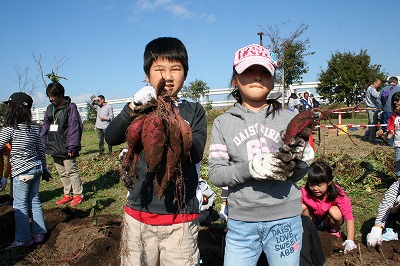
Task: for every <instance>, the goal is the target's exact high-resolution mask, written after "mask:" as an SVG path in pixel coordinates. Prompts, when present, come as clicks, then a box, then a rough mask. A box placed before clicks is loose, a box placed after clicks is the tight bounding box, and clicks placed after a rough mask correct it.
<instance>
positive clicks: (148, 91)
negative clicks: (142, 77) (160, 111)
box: [132, 86, 157, 106]
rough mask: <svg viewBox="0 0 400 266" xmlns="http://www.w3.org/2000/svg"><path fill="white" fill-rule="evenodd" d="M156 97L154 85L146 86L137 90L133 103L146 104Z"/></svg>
mask: <svg viewBox="0 0 400 266" xmlns="http://www.w3.org/2000/svg"><path fill="white" fill-rule="evenodd" d="M156 98H157V95H156V89H154V88H153V87H152V86H145V87H143V88H141V89H140V90H139V91H138V92H136V93H135V95H133V98H132V103H133V105H135V106H138V105H144V104H146V103H148V102H150V101H151V100H152V99H156Z"/></svg>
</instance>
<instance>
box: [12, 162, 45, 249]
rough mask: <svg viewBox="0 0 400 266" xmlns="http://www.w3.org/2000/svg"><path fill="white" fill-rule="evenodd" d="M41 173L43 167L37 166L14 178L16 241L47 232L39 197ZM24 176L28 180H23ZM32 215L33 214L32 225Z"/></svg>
mask: <svg viewBox="0 0 400 266" xmlns="http://www.w3.org/2000/svg"><path fill="white" fill-rule="evenodd" d="M41 174H42V167H41V166H36V167H34V168H32V169H30V170H28V171H26V172H25V173H22V174H20V175H17V176H15V177H14V179H13V189H14V192H13V197H14V203H13V207H14V213H15V214H14V217H15V241H20V242H25V241H28V240H31V239H32V235H37V234H40V233H43V234H44V233H46V232H47V230H46V226H45V224H44V217H43V209H42V203H41V202H40V199H39V185H40V176H41ZM24 178H25V179H26V181H23V180H22V179H24ZM30 178H31V179H30ZM30 215H31V216H32V226H31V222H30Z"/></svg>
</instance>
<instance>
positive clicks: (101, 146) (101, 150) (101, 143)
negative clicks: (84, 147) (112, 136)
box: [97, 128, 112, 155]
mask: <svg viewBox="0 0 400 266" xmlns="http://www.w3.org/2000/svg"><path fill="white" fill-rule="evenodd" d="M105 132H106V130H105V129H100V128H98V129H97V137H98V138H99V155H103V154H104V134H105ZM108 153H112V146H111V145H108Z"/></svg>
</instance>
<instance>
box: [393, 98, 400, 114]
mask: <svg viewBox="0 0 400 266" xmlns="http://www.w3.org/2000/svg"><path fill="white" fill-rule="evenodd" d="M394 105H395V107H396V108H395V113H396V114H398V115H400V101H394Z"/></svg>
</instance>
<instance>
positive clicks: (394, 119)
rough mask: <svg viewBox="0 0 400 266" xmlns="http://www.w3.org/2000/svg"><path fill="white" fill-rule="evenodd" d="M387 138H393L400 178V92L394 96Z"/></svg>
mask: <svg viewBox="0 0 400 266" xmlns="http://www.w3.org/2000/svg"><path fill="white" fill-rule="evenodd" d="M387 132H388V133H387V138H388V139H392V138H393V146H394V149H395V156H396V176H397V178H398V179H399V178H400V92H395V93H394V94H393V96H392V115H391V116H390V117H389V120H388V124H387Z"/></svg>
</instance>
